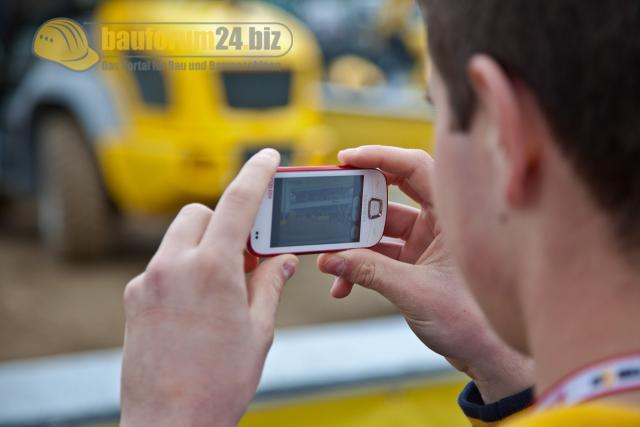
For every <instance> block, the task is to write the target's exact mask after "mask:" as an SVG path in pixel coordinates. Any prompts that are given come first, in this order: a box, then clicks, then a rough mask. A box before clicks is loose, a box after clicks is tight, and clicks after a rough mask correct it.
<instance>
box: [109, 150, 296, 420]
mask: <svg viewBox="0 0 640 427" xmlns="http://www.w3.org/2000/svg"><path fill="white" fill-rule="evenodd" d="M278 162H279V156H278V153H277V152H276V151H274V150H263V151H261V152H260V153H258V154H257V155H255V156H254V157H253V158H251V159H250V160H249V161H248V162H247V163H246V165H245V166H244V167H243V168H242V170H241V171H240V174H239V175H238V177H237V178H236V179H235V180H234V181H233V183H232V184H231V185H230V186H229V188H228V189H227V190H226V191H225V193H224V195H223V196H222V198H221V200H220V202H219V203H218V206H217V209H216V211H215V212H213V211H211V210H210V209H208V208H206V207H205V206H202V205H189V206H186V207H185V208H184V209H182V211H181V212H180V214H179V215H178V216H177V218H176V219H175V220H174V221H173V223H172V224H171V226H170V227H169V229H168V230H167V232H166V234H165V236H164V239H163V241H162V244H161V245H160V248H159V249H158V252H157V253H156V254H155V256H154V257H153V259H152V260H151V262H150V263H149V265H148V267H147V269H146V271H145V272H144V273H142V274H141V275H140V276H138V277H136V278H135V279H133V280H132V281H131V282H130V283H129V284H128V285H127V287H126V289H125V295H124V299H125V311H126V331H125V341H124V361H123V366H122V397H121V399H122V418H121V425H122V426H134V427H144V426H187V425H188V426H224V427H228V426H233V425H236V424H237V422H238V421H239V420H240V418H241V417H242V415H243V413H244V411H245V410H246V408H247V406H248V404H249V401H250V400H251V399H252V397H253V395H254V393H255V390H256V387H257V385H258V381H259V379H260V374H261V372H262V367H263V364H264V360H265V357H266V354H267V351H268V350H269V347H270V346H271V342H272V339H273V328H274V316H275V309H276V306H277V304H278V300H279V297H280V293H281V291H282V288H283V285H284V282H285V281H286V280H287V279H288V278H289V277H290V276H291V275H292V274H293V272H294V270H295V268H296V265H297V258H296V257H295V256H293V255H283V256H280V257H276V258H271V259H269V260H268V261H266V262H263V263H261V264H260V265H259V266H257V268H256V262H255V261H256V260H255V259H248V260H245V256H244V248H245V244H246V241H247V236H249V234H250V230H251V227H252V225H253V221H254V218H255V215H256V212H257V210H258V206H259V203H260V200H261V199H262V197H263V194H264V192H265V191H266V188H267V185H268V184H269V182H270V181H271V179H272V177H273V174H274V173H275V171H276V167H277V166H278ZM245 265H246V266H248V267H249V268H250V269H252V268H256V269H255V271H254V272H253V274H252V276H251V278H250V279H249V281H248V282H247V281H246V280H245V274H244V268H243V267H244V266H245Z"/></svg>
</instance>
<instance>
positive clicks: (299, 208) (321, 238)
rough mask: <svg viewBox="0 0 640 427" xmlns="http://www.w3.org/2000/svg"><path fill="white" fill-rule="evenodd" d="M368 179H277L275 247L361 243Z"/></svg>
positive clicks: (274, 211) (272, 241)
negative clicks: (363, 205)
mask: <svg viewBox="0 0 640 427" xmlns="http://www.w3.org/2000/svg"><path fill="white" fill-rule="evenodd" d="M363 183H364V176H362V175H359V176H330V177H305V178H276V179H275V180H274V185H273V219H272V222H271V247H283V246H305V245H322V244H330V243H350V242H357V241H359V240H360V215H361V212H362V187H363Z"/></svg>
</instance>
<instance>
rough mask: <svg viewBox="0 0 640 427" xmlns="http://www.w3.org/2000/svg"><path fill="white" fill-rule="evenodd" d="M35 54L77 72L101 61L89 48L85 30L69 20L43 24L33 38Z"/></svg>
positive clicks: (61, 19) (63, 19) (56, 19)
mask: <svg viewBox="0 0 640 427" xmlns="http://www.w3.org/2000/svg"><path fill="white" fill-rule="evenodd" d="M33 53H35V54H36V55H37V56H39V57H41V58H44V59H47V60H49V61H53V62H57V63H58V64H61V65H64V66H65V67H67V68H70V69H72V70H75V71H83V70H87V69H89V68H91V67H93V66H94V65H95V63H96V62H98V59H99V57H98V54H97V53H96V52H95V51H94V50H93V49H91V48H90V47H89V42H88V41H87V35H86V34H85V32H84V29H83V28H82V27H81V26H80V25H79V24H78V23H77V22H75V21H73V20H71V19H68V18H55V19H50V20H49V21H47V22H45V23H44V24H42V25H41V26H40V28H38V31H36V35H35V36H34V38H33Z"/></svg>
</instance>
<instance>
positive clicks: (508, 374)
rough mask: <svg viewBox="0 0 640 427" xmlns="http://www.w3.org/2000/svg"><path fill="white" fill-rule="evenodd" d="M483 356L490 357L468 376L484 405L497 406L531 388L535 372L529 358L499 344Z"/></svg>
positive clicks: (470, 371) (474, 368)
mask: <svg viewBox="0 0 640 427" xmlns="http://www.w3.org/2000/svg"><path fill="white" fill-rule="evenodd" d="M486 354H492V355H493V356H492V357H491V358H488V359H485V360H484V361H483V362H482V363H479V364H477V365H476V366H474V367H471V368H470V369H469V372H468V375H469V376H470V377H471V378H472V379H473V381H474V383H475V384H476V386H477V388H478V391H479V392H480V395H481V396H482V400H483V401H484V402H485V403H487V404H490V403H493V402H497V401H499V400H501V399H504V398H506V397H508V396H512V395H514V394H516V393H519V392H521V391H522V390H525V389H527V388H530V387H532V386H533V384H534V382H535V369H534V365H533V361H532V360H531V358H529V357H526V356H524V355H522V354H520V353H518V352H516V351H514V350H512V349H511V348H509V347H506V346H505V345H504V344H502V343H499V344H498V346H497V347H496V348H494V349H493V350H492V351H491V352H488V353H486Z"/></svg>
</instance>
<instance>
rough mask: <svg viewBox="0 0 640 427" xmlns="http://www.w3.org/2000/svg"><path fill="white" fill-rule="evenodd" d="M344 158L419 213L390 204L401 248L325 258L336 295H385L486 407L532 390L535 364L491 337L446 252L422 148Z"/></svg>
mask: <svg viewBox="0 0 640 427" xmlns="http://www.w3.org/2000/svg"><path fill="white" fill-rule="evenodd" d="M339 158H340V161H341V162H342V163H343V164H346V165H350V166H354V167H359V168H379V169H381V170H382V171H383V172H384V173H385V175H386V176H387V180H388V182H389V183H390V184H393V185H397V186H398V187H399V188H400V190H402V191H403V192H404V193H406V194H407V195H408V196H409V197H411V198H412V199H413V200H415V201H416V202H417V203H418V204H419V205H420V209H414V208H411V207H408V206H404V205H398V204H390V205H389V208H388V212H387V225H386V228H385V235H386V236H388V237H392V238H395V239H399V240H400V241H401V242H402V243H381V244H379V245H378V246H376V247H375V248H374V250H364V249H357V250H351V251H345V252H340V253H336V254H325V255H321V256H320V257H319V259H318V266H319V268H320V270H321V271H323V272H325V273H329V274H333V275H334V276H336V280H335V282H334V285H333V288H332V291H331V292H332V294H333V295H334V296H335V297H338V298H342V297H346V296H347V295H348V294H349V292H350V291H351V288H352V286H353V284H354V283H358V284H360V285H361V286H364V287H366V288H369V289H373V290H375V291H377V292H379V293H380V294H382V295H383V296H384V297H385V298H387V299H388V300H389V301H391V302H392V303H393V304H394V305H396V306H397V307H398V308H399V309H400V311H401V312H402V313H403V315H404V316H405V318H406V319H407V323H408V324H409V326H410V327H411V329H412V330H413V331H414V332H415V334H416V335H417V336H418V338H420V339H421V340H422V342H424V343H425V345H427V346H428V347H429V348H431V349H432V350H434V351H435V352H437V353H439V354H441V355H443V356H445V357H446V358H447V359H448V360H449V362H450V363H451V364H452V365H453V366H454V367H455V368H456V369H458V370H460V371H462V372H464V373H466V374H468V375H469V376H470V377H471V378H472V379H473V380H474V382H475V384H476V385H477V388H478V390H479V393H480V395H481V397H482V399H483V402H486V403H494V402H497V401H500V400H501V399H503V398H505V397H507V396H510V395H513V394H515V393H518V392H520V391H522V390H525V389H527V388H529V387H530V386H531V385H532V384H533V378H534V369H533V363H532V362H531V360H530V359H529V358H528V357H525V356H523V355H521V354H519V353H517V352H516V351H514V350H512V349H511V348H509V347H508V346H506V345H505V344H504V343H503V342H502V341H501V340H500V339H499V338H498V337H497V335H496V334H495V333H494V332H493V330H492V329H491V327H490V325H489V324H488V322H487V319H486V317H485V316H484V314H483V313H482V311H481V310H480V308H479V306H478V305H477V303H476V302H475V300H474V299H473V297H472V295H471V294H470V292H469V291H468V290H467V287H466V285H465V283H464V279H463V277H462V275H461V274H460V272H459V270H458V268H457V266H456V264H455V262H454V261H453V259H452V258H451V256H450V255H449V252H448V251H447V248H446V245H445V238H444V236H443V235H442V233H441V230H440V227H439V226H438V219H437V217H436V211H435V209H434V203H435V201H434V200H433V196H432V189H431V176H432V169H433V166H434V161H433V159H432V158H431V157H430V156H429V155H428V154H427V153H426V152H424V151H422V150H406V149H401V148H395V147H383V146H366V147H360V148H356V149H350V150H345V151H342V152H341V153H340V155H339Z"/></svg>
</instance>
